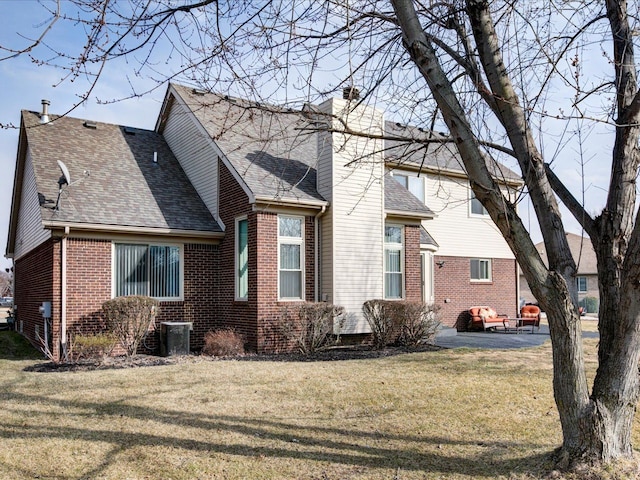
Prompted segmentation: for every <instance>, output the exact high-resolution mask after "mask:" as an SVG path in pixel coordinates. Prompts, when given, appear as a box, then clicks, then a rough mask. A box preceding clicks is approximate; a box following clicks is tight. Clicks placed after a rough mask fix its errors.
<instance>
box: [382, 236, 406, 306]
mask: <svg viewBox="0 0 640 480" xmlns="http://www.w3.org/2000/svg"><path fill="white" fill-rule="evenodd" d="M402 234H403V229H402V227H400V226H392V225H387V226H385V227H384V297H385V298H388V299H395V298H402V293H403V292H402V290H403V288H402V287H403V281H402V271H403V268H402V263H403V255H402V253H403V251H402V250H403V243H402V237H403V235H402Z"/></svg>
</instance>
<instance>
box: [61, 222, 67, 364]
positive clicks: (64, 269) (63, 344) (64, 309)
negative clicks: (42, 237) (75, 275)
mask: <svg viewBox="0 0 640 480" xmlns="http://www.w3.org/2000/svg"><path fill="white" fill-rule="evenodd" d="M67 236H69V227H68V226H65V227H64V234H63V235H62V241H61V242H60V245H61V252H60V262H61V264H62V265H61V271H60V283H61V286H60V347H61V349H62V351H61V355H62V358H63V359H64V357H66V355H67Z"/></svg>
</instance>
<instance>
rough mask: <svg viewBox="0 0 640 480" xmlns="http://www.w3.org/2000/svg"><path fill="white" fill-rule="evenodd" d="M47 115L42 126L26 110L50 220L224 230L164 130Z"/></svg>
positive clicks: (43, 212) (32, 153) (39, 185)
mask: <svg viewBox="0 0 640 480" xmlns="http://www.w3.org/2000/svg"><path fill="white" fill-rule="evenodd" d="M50 118H51V120H52V121H51V122H50V123H48V124H44V125H41V124H40V115H39V114H38V113H35V112H30V111H23V112H22V121H23V128H24V131H25V132H26V137H25V138H26V147H27V149H28V153H27V154H28V155H30V158H31V161H32V162H33V168H34V175H35V182H36V187H37V191H38V194H39V196H40V198H41V208H40V213H41V216H42V221H43V223H44V224H45V225H55V224H76V225H84V226H87V227H88V226H91V225H93V226H101V227H109V226H111V227H114V226H119V227H144V228H146V229H158V230H161V231H162V232H163V233H167V232H175V231H181V232H189V231H191V232H203V233H211V234H217V233H221V232H222V230H221V228H220V226H219V225H218V224H217V223H216V221H215V220H214V218H213V216H212V215H211V213H210V212H209V210H208V209H207V208H206V207H205V205H204V203H203V202H202V200H201V199H200V197H199V196H198V194H197V193H196V191H195V189H194V188H193V186H192V185H191V183H190V182H189V180H188V179H187V177H186V175H185V173H184V172H183V171H182V168H181V167H180V164H179V163H178V161H177V160H176V158H175V157H174V155H173V154H172V153H171V150H170V149H169V147H168V145H167V144H166V142H165V141H164V139H163V138H162V136H161V135H159V134H157V133H155V132H153V131H149V130H141V129H133V128H129V127H122V126H118V125H112V124H107V123H101V122H90V123H89V122H86V121H84V120H81V119H78V118H71V117H57V116H55V115H51V116H50ZM154 155H155V157H156V158H157V163H156V162H154ZM57 160H61V161H63V162H64V164H65V165H66V166H67V168H68V170H69V173H70V176H71V184H70V185H67V186H66V187H64V189H63V192H62V196H61V199H60V206H59V209H58V210H55V209H54V208H53V207H54V206H55V201H56V198H57V196H58V183H57V182H58V178H59V177H60V169H59V168H58V166H57V163H56V161H57ZM19 161H20V159H19ZM43 201H44V203H43ZM13 214H14V215H15V214H17V211H14V212H13Z"/></svg>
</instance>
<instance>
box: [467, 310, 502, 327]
mask: <svg viewBox="0 0 640 480" xmlns="http://www.w3.org/2000/svg"><path fill="white" fill-rule="evenodd" d="M469 316H470V317H471V319H470V320H469V329H470V330H482V331H486V330H495V329H496V328H498V327H499V328H504V319H505V318H506V317H507V315H498V313H497V312H496V311H495V310H494V309H493V308H491V307H487V306H476V307H471V308H470V309H469Z"/></svg>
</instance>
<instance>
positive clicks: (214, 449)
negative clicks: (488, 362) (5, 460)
mask: <svg viewBox="0 0 640 480" xmlns="http://www.w3.org/2000/svg"><path fill="white" fill-rule="evenodd" d="M3 398H4V399H6V400H7V402H6V405H8V408H7V407H5V410H9V411H10V410H11V405H12V403H14V402H15V403H16V404H21V405H24V404H34V405H43V404H48V405H53V406H55V407H58V408H61V409H70V410H74V411H77V410H78V409H81V410H82V411H83V412H84V413H80V414H76V415H75V417H76V418H77V423H78V425H81V424H82V423H83V417H87V418H88V419H94V420H95V418H96V416H98V417H99V416H104V417H105V420H104V422H103V423H101V426H100V427H99V428H95V427H94V428H89V427H80V426H78V427H76V426H47V425H38V424H37V422H36V421H34V422H32V424H31V425H25V424H24V422H19V423H20V424H18V423H15V424H14V423H13V422H11V421H5V422H4V423H3V425H1V426H0V438H3V439H6V440H11V439H14V438H18V437H19V438H20V439H21V440H23V441H24V440H27V441H29V442H37V441H38V440H39V439H42V440H47V441H48V440H51V439H60V440H81V441H83V442H86V443H95V444H104V442H107V443H108V444H110V448H109V451H108V453H106V454H105V455H104V457H103V458H102V460H101V461H100V462H99V463H98V464H95V463H94V464H93V465H94V466H93V467H92V468H91V470H90V471H86V472H84V473H83V478H96V477H100V476H102V475H105V474H106V473H107V472H108V470H109V468H110V467H111V466H113V465H116V464H118V462H121V459H119V458H118V457H119V455H121V454H122V453H124V452H127V451H128V450H131V449H136V448H145V447H167V448H180V449H183V450H184V451H187V452H188V451H191V452H194V453H202V452H206V453H207V454H211V453H216V454H222V455H231V456H240V457H246V458H281V459H295V460H302V461H309V462H313V463H317V462H328V463H329V464H332V465H343V466H351V467H353V466H355V467H360V468H370V469H390V470H391V471H397V470H401V471H415V472H424V473H436V474H440V475H462V476H465V477H466V476H469V477H474V476H480V477H494V476H506V477H509V476H510V475H514V474H520V475H534V476H536V477H537V476H539V475H541V474H542V473H543V472H544V470H546V469H547V468H549V467H550V465H551V455H552V452H545V453H538V454H530V453H528V452H534V451H537V452H540V450H541V449H542V448H544V447H542V446H541V445H534V444H531V443H525V442H522V443H521V442H509V441H490V442H484V441H481V440H478V439H464V440H460V439H451V438H447V437H445V436H438V435H433V434H425V435H419V436H418V435H403V434H402V435H396V434H389V433H383V432H380V431H377V430H371V431H367V430H366V429H364V428H361V427H358V425H357V419H355V418H352V419H345V423H346V422H349V423H350V424H351V425H345V427H344V428H336V427H331V426H328V427H327V426H319V425H316V424H314V423H313V422H317V421H318V420H319V419H316V418H309V419H305V418H302V419H299V420H297V421H293V420H292V421H287V420H283V419H279V420H274V419H267V418H263V417H249V416H247V417H245V416H228V415H206V414H205V415H203V414H201V413H198V414H194V413H191V412H189V411H181V410H169V409H168V408H167V409H154V408H150V407H148V406H136V405H129V404H126V403H124V402H123V399H118V401H115V402H106V403H101V402H89V401H82V400H64V399H56V398H48V397H43V396H38V395H28V394H21V393H16V392H12V391H7V392H6V393H5V394H4V395H3ZM169 408H170V407H169ZM107 417H108V418H107ZM7 420H8V419H7ZM122 421H125V422H126V421H140V422H142V424H143V425H148V423H145V422H155V423H158V422H159V423H162V424H164V425H166V426H169V427H172V428H175V430H176V432H178V431H179V432H180V433H176V434H175V435H166V434H162V435H158V434H154V433H153V432H150V431H147V432H141V431H134V432H126V431H121V429H120V428H118V425H114V426H113V427H114V428H113V429H110V428H109V426H110V422H112V423H114V424H119V422H122ZM102 425H104V427H103V426H102ZM146 428H149V427H146ZM186 428H190V429H194V430H195V431H194V432H193V434H192V435H189V436H185V429H186ZM229 434H232V435H231V438H233V439H234V440H232V441H229V440H228V439H229ZM217 437H220V440H216V438H217ZM242 437H244V439H242ZM461 451H462V452H463V453H460V452H461ZM513 452H520V454H519V456H518V457H517V458H514V455H513ZM95 460H96V461H97V460H98V459H97V458H96V459H95ZM31 473H34V472H31Z"/></svg>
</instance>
